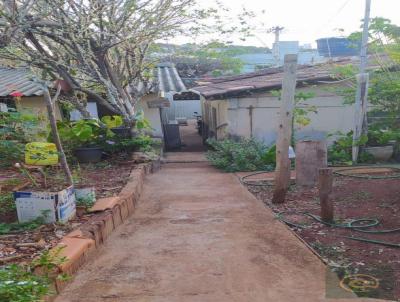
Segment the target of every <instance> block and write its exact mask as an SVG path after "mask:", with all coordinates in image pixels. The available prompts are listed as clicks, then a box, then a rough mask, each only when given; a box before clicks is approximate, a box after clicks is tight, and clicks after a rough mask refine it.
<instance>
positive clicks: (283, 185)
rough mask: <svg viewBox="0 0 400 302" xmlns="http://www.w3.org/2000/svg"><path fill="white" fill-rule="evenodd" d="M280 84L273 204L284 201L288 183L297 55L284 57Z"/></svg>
mask: <svg viewBox="0 0 400 302" xmlns="http://www.w3.org/2000/svg"><path fill="white" fill-rule="evenodd" d="M283 68H284V74H283V82H282V100H281V108H280V112H279V114H280V116H279V118H280V122H279V127H278V139H277V143H276V170H275V190H274V195H273V198H272V202H273V203H282V202H284V201H285V197H286V192H287V190H288V188H289V182H290V159H289V146H290V141H291V137H292V121H293V108H294V94H295V89H296V71H297V55H285V65H284V67H283Z"/></svg>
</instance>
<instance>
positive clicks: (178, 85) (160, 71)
mask: <svg viewBox="0 0 400 302" xmlns="http://www.w3.org/2000/svg"><path fill="white" fill-rule="evenodd" d="M157 79H158V90H159V91H160V92H165V93H166V92H183V91H187V89H186V86H185V84H184V83H183V82H182V79H181V77H180V76H179V74H178V71H177V70H176V67H175V65H174V64H172V63H161V64H158V65H157Z"/></svg>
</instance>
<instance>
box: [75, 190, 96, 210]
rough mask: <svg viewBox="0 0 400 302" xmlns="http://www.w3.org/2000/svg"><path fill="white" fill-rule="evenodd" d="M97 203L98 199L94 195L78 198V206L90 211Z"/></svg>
mask: <svg viewBox="0 0 400 302" xmlns="http://www.w3.org/2000/svg"><path fill="white" fill-rule="evenodd" d="M95 202H96V198H95V196H94V194H93V193H91V194H88V195H87V196H85V197H81V198H77V200H76V205H77V206H79V207H85V209H89V208H91V207H93V205H94V204H95Z"/></svg>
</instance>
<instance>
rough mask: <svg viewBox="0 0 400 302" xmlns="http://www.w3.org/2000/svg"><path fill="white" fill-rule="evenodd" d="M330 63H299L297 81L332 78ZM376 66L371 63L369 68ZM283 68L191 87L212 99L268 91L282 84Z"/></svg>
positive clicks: (345, 60) (348, 62)
mask: <svg viewBox="0 0 400 302" xmlns="http://www.w3.org/2000/svg"><path fill="white" fill-rule="evenodd" d="M334 63H335V66H337V65H346V64H354V63H355V62H354V61H350V60H348V59H344V60H341V61H337V62H334ZM333 67H334V66H333V65H332V64H330V63H329V64H319V65H299V66H298V70H297V82H298V83H302V82H303V83H304V82H318V81H323V80H332V78H333V75H332V69H333ZM376 67H377V66H376V65H375V64H373V63H371V64H370V66H369V68H371V69H373V68H376ZM282 80H283V69H282V68H269V69H264V70H261V71H258V72H254V73H248V74H242V75H237V76H230V77H221V78H214V79H209V80H207V81H206V82H203V83H202V85H201V86H197V87H194V88H192V90H194V91H196V92H198V93H200V94H201V95H203V96H204V97H205V98H209V99H213V98H218V97H222V96H228V95H235V94H243V93H244V94H246V93H251V92H254V91H268V90H272V89H279V88H280V87H281V86H282Z"/></svg>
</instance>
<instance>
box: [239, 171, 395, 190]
mask: <svg viewBox="0 0 400 302" xmlns="http://www.w3.org/2000/svg"><path fill="white" fill-rule="evenodd" d="M371 168H376V167H371ZM371 168H370V167H369V169H371ZM382 168H387V169H391V170H393V171H397V172H398V173H396V174H394V175H384V176H373V175H362V174H347V173H343V172H345V171H352V170H363V169H365V167H353V168H352V167H348V168H343V169H339V170H334V171H333V173H334V174H336V175H339V176H344V177H352V178H362V179H397V178H400V168H396V167H382ZM270 172H271V171H260V172H254V173H250V174H248V175H245V176H242V177H240V182H241V183H242V184H244V185H248V186H254V187H264V186H273V184H272V183H265V181H268V180H262V179H255V180H254V181H258V182H262V181H264V183H253V182H251V181H249V180H247V181H246V179H247V178H249V177H251V176H255V175H260V174H265V173H270Z"/></svg>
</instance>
